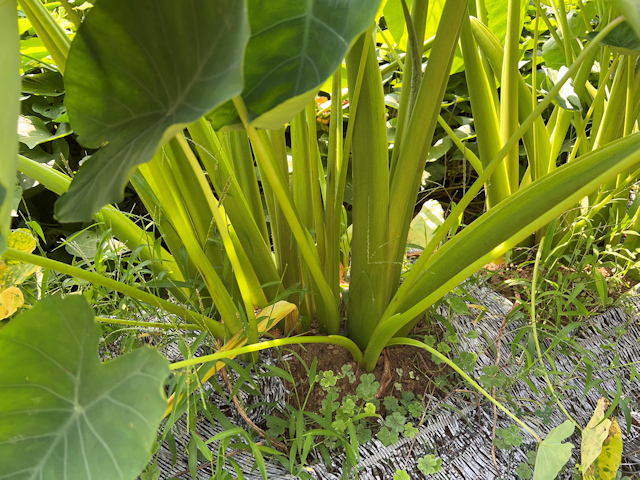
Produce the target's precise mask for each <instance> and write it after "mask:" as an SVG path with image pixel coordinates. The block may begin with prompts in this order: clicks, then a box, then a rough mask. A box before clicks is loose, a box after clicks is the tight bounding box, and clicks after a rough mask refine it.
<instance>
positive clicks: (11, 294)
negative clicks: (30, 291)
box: [0, 287, 24, 320]
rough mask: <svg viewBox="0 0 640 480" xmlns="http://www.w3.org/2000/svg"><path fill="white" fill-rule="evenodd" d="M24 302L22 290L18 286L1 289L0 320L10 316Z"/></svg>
mask: <svg viewBox="0 0 640 480" xmlns="http://www.w3.org/2000/svg"><path fill="white" fill-rule="evenodd" d="M23 303H24V297H23V295H22V291H21V290H20V289H19V288H18V287H9V288H5V289H4V290H0V320H4V319H5V318H8V317H10V316H11V315H13V314H14V313H16V311H17V310H18V308H20V307H21V306H22V304H23Z"/></svg>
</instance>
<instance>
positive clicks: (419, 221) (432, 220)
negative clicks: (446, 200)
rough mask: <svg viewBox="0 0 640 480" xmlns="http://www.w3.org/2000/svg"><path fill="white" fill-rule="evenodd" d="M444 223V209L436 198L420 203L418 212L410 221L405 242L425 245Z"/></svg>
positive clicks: (420, 245)
mask: <svg viewBox="0 0 640 480" xmlns="http://www.w3.org/2000/svg"><path fill="white" fill-rule="evenodd" d="M443 223H444V210H443V209H442V205H440V202H438V201H437V200H427V201H426V202H424V205H422V208H421V209H420V213H418V215H416V216H415V218H414V219H413V220H412V221H411V226H410V227H409V238H408V240H407V243H409V244H411V245H418V246H419V247H421V248H424V247H426V246H427V243H429V240H431V237H432V236H433V233H434V232H435V231H436V229H437V228H438V227H439V226H440V225H442V224H443Z"/></svg>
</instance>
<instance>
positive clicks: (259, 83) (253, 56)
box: [210, 0, 380, 129]
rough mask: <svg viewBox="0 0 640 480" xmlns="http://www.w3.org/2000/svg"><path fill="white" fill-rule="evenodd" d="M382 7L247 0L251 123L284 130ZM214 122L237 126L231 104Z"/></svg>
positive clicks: (323, 0) (372, 2)
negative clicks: (286, 124)
mask: <svg viewBox="0 0 640 480" xmlns="http://www.w3.org/2000/svg"><path fill="white" fill-rule="evenodd" d="M379 3H380V2H379V0H368V1H366V2H362V1H355V0H343V1H340V2H335V1H333V0H304V1H303V0H295V1H292V0H271V1H269V2H265V1H263V0H249V3H248V5H249V20H250V23H251V40H250V41H249V44H248V46H247V51H246V53H245V58H244V79H245V85H244V90H243V91H242V98H243V99H244V102H245V104H246V105H247V108H248V109H249V121H250V122H252V123H253V124H254V125H255V126H256V127H260V128H280V127H281V126H282V124H284V123H286V122H288V121H289V120H291V118H293V117H294V115H296V114H297V113H298V112H299V111H300V110H302V109H303V108H304V106H305V105H306V104H307V103H309V102H310V101H312V100H313V98H314V96H315V94H316V93H317V90H318V89H319V88H320V86H321V85H322V84H323V82H324V81H325V80H326V79H327V78H329V76H330V75H332V74H333V72H334V71H335V70H336V68H338V66H339V65H340V63H341V62H342V59H343V57H344V56H345V55H346V53H347V50H348V49H349V46H350V44H351V41H352V40H353V39H354V38H355V37H356V36H358V35H359V34H360V33H362V32H363V31H364V30H365V29H366V28H367V27H369V25H371V23H372V22H373V18H374V16H375V14H376V12H377V9H378V4H379ZM210 118H211V119H212V121H213V126H214V128H216V129H217V128H220V127H223V126H225V125H229V124H232V123H239V121H238V119H237V114H236V111H235V108H234V107H233V105H232V104H226V105H224V106H223V107H221V108H220V109H218V110H216V111H215V112H213V113H212V114H211V115H210Z"/></svg>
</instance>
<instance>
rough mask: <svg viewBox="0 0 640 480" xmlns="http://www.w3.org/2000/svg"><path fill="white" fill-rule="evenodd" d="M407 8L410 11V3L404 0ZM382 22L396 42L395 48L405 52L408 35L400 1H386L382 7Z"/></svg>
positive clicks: (409, 0) (408, 0)
mask: <svg viewBox="0 0 640 480" xmlns="http://www.w3.org/2000/svg"><path fill="white" fill-rule="evenodd" d="M406 3H407V7H408V8H409V10H411V5H412V3H413V2H412V1H411V0H406ZM384 21H385V23H386V24H387V28H388V29H389V33H391V36H392V37H393V39H394V41H395V42H396V48H398V49H400V50H402V51H403V52H404V51H407V42H408V40H409V34H408V32H407V24H406V22H405V19H404V12H403V10H402V1H401V0H388V1H387V3H386V5H385V6H384Z"/></svg>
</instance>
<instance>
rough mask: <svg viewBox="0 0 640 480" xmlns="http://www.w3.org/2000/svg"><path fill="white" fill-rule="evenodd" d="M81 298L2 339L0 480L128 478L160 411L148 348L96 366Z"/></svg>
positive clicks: (162, 370) (42, 310)
mask: <svg viewBox="0 0 640 480" xmlns="http://www.w3.org/2000/svg"><path fill="white" fill-rule="evenodd" d="M93 318H94V314H93V311H92V310H91V308H90V307H89V305H88V303H87V301H86V300H85V298H84V297H82V296H79V295H70V296H69V297H67V298H65V299H62V298H61V297H48V298H45V299H44V300H42V301H41V302H40V303H38V304H37V305H36V306H35V307H34V308H33V309H31V310H28V311H27V312H26V313H23V314H22V315H20V316H18V317H16V318H15V319H14V320H12V321H11V322H10V323H9V324H8V325H7V326H6V327H4V328H3V329H2V330H1V331H0V362H2V364H3V365H9V364H11V368H3V369H2V370H0V391H1V392H2V396H1V398H2V401H1V402H0V417H2V419H3V420H2V427H1V428H0V458H2V474H3V478H8V479H19V478H56V479H58V478H59V479H71V478H92V479H93V480H101V479H104V480H113V479H119V480H124V479H132V478H135V477H136V475H138V474H139V473H140V471H141V470H142V468H143V467H144V466H145V464H146V463H147V462H148V461H149V457H150V456H151V447H152V445H153V444H154V442H155V440H156V431H157V428H158V425H159V423H160V420H161V419H162V414H163V412H164V409H165V408H166V399H165V398H164V394H162V393H161V387H162V384H163V382H164V379H165V378H166V376H167V375H168V373H169V369H168V368H167V361H166V360H165V359H163V358H162V356H161V355H160V354H159V353H158V352H157V351H155V350H152V349H151V348H147V347H145V348H141V349H139V350H136V351H135V352H133V353H130V354H127V355H125V356H123V357H120V358H118V359H116V360H114V361H112V362H110V363H108V364H106V365H102V364H101V363H100V361H99V358H98V355H97V345H98V339H99V338H100V331H101V329H100V327H99V326H97V325H96V324H95V322H94V319H93Z"/></svg>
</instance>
